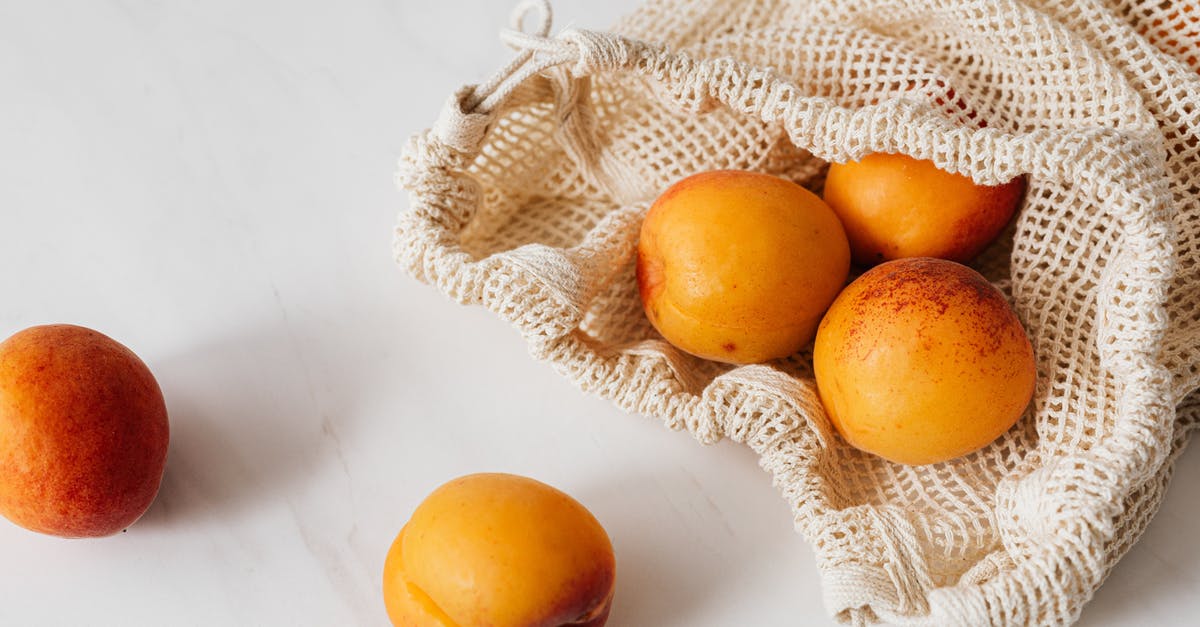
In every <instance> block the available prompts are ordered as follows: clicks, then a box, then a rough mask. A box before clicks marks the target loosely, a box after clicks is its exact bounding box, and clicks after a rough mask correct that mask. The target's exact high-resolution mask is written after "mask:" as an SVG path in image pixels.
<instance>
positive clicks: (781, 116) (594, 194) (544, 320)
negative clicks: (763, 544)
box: [395, 0, 1200, 625]
mask: <svg viewBox="0 0 1200 627" xmlns="http://www.w3.org/2000/svg"><path fill="white" fill-rule="evenodd" d="M531 18H536V19H531ZM537 19H540V24H538V25H535V26H534V25H523V24H522V22H523V21H524V22H531V21H537ZM522 28H526V30H522ZM503 38H504V39H505V41H507V42H508V43H509V44H510V45H511V46H512V47H514V48H515V49H517V50H518V55H517V57H516V58H515V59H514V61H513V62H512V63H511V64H509V65H508V66H507V67H505V68H503V69H502V70H501V72H500V73H498V74H497V75H496V77H495V78H494V79H493V80H491V81H489V82H487V83H484V84H480V85H474V86H467V87H465V88H463V89H462V90H460V91H459V92H458V93H456V94H454V95H453V97H452V98H451V99H450V100H449V102H448V103H447V105H446V107H445V109H444V111H443V112H442V114H441V117H440V118H439V119H438V120H437V122H436V124H435V125H434V127H433V129H432V130H431V131H428V132H426V133H424V134H421V135H419V136H417V137H416V138H414V140H413V141H412V142H411V144H410V145H409V146H408V148H407V149H406V151H405V154H404V156H403V158H402V160H401V168H400V169H401V171H400V175H399V177H400V183H401V185H402V187H403V188H404V189H406V190H408V192H409V196H410V201H411V208H410V210H407V211H405V212H403V213H402V214H401V215H400V218H399V223H398V226H397V229H396V239H395V253H396V257H397V259H398V261H399V263H400V264H401V265H402V266H403V267H404V268H406V269H407V270H408V271H409V272H410V273H411V274H412V275H413V276H415V277H416V278H418V279H420V280H422V281H425V282H428V283H431V284H433V285H435V286H437V288H438V289H440V290H441V291H443V292H445V293H446V294H447V295H448V296H450V297H451V298H453V299H455V300H457V301H459V302H461V303H472V304H482V305H484V306H485V307H487V308H488V309H490V310H491V311H493V312H495V313H496V314H497V315H498V316H500V317H501V318H503V319H505V320H508V321H509V322H511V323H512V324H513V325H514V326H515V327H516V328H517V329H518V330H519V331H520V332H521V333H522V335H523V336H524V338H525V339H526V340H527V342H528V344H529V348H530V350H531V352H532V354H533V355H535V356H536V357H538V358H540V359H544V360H546V361H548V362H549V363H550V364H552V365H553V366H554V368H555V369H557V370H558V371H559V372H561V373H562V374H563V375H564V376H566V377H567V378H569V379H570V380H572V381H574V382H575V383H576V384H577V385H578V386H579V387H581V388H582V389H584V390H587V391H589V392H594V393H596V394H599V395H601V396H604V397H606V398H609V399H612V401H613V402H614V403H616V404H617V405H618V406H619V407H621V408H623V409H625V410H628V411H632V412H637V413H640V414H644V415H646V416H651V417H654V418H658V419H660V420H662V421H663V422H665V423H666V425H667V426H668V427H670V428H672V429H680V430H686V431H688V432H689V433H691V434H692V435H693V436H695V438H696V439H697V440H699V441H700V442H703V443H713V442H716V441H718V440H720V439H722V438H728V439H731V440H733V441H736V442H740V443H743V444H745V445H747V446H749V447H750V448H751V449H753V450H754V451H755V452H756V453H757V454H758V455H759V456H760V459H761V462H760V463H761V465H762V467H763V468H764V469H765V470H766V471H768V472H769V473H770V475H771V476H772V478H773V480H774V483H775V485H776V486H777V487H778V489H779V490H780V491H781V493H782V494H783V496H784V498H785V499H786V500H787V501H788V503H789V504H790V505H791V507H792V511H793V513H794V516H795V526H796V529H797V531H799V533H801V534H802V535H803V536H804V537H805V538H806V539H807V540H808V541H809V542H810V543H811V544H812V546H813V549H814V551H815V553H816V556H817V562H818V567H819V569H820V572H821V578H822V582H823V592H824V600H825V605H826V608H827V610H828V611H829V612H830V614H831V615H832V616H833V617H834V618H835V619H836V620H838V621H840V622H844V623H855V624H861V623H872V622H876V621H880V620H882V621H888V622H893V623H899V624H914V625H984V624H1004V625H1024V624H1061V623H1070V622H1072V621H1074V620H1075V619H1077V618H1078V616H1079V613H1080V610H1081V608H1082V606H1083V604H1084V603H1085V602H1086V601H1087V600H1088V599H1089V598H1090V597H1091V596H1092V594H1093V592H1094V591H1095V590H1096V588H1097V587H1098V586H1099V585H1100V584H1101V582H1102V581H1103V580H1104V578H1105V576H1106V575H1107V574H1108V573H1109V572H1110V570H1111V569H1112V567H1113V566H1114V564H1115V563H1116V561H1117V560H1118V559H1119V558H1120V557H1121V555H1122V554H1124V553H1125V552H1126V551H1127V550H1128V549H1129V547H1130V546H1131V545H1132V543H1133V542H1134V541H1135V540H1136V539H1137V538H1138V536H1139V535H1140V534H1141V533H1142V531H1143V530H1144V529H1145V527H1146V524H1147V523H1148V521H1149V520H1150V518H1151V516H1153V514H1154V512H1155V510H1156V509H1157V508H1158V505H1159V503H1160V501H1161V499H1162V496H1163V491H1164V490H1165V488H1166V485H1167V482H1168V481H1169V479H1170V477H1171V471H1172V468H1173V466H1174V461H1175V459H1176V457H1177V456H1178V455H1179V453H1180V451H1181V450H1182V449H1183V447H1184V445H1185V444H1186V443H1187V440H1188V436H1189V435H1190V433H1191V432H1192V431H1194V430H1195V429H1196V427H1197V424H1200V421H1198V418H1197V416H1198V415H1200V395H1196V394H1193V391H1194V390H1195V389H1196V388H1197V387H1198V384H1200V348H1198V347H1200V282H1198V281H1197V279H1198V278H1200V277H1198V275H1200V220H1198V218H1200V158H1198V153H1200V7H1198V6H1196V5H1195V4H1184V3H1179V2H1176V3H1168V2H1150V1H1139V0H1124V1H1118V0H1107V1H1106V0H1063V1H1059V2H1056V1H1053V0H1042V1H1037V0H1029V1H1016V0H979V1H974V2H970V1H959V0H940V1H939V0H929V1H925V2H921V1H918V0H907V1H906V0H790V1H789V0H650V1H648V2H647V3H646V4H645V5H644V6H642V7H641V8H640V9H638V10H637V11H635V12H634V13H633V14H631V15H629V16H628V17H626V18H624V19H623V20H621V21H620V22H619V23H618V25H617V26H616V27H615V28H614V29H613V30H612V32H611V33H600V32H592V31H587V30H577V29H567V30H563V31H561V32H559V33H557V34H556V35H551V25H550V7H549V6H548V5H547V4H546V3H545V2H525V3H523V4H522V5H520V6H519V7H518V11H517V13H516V14H515V16H514V23H513V25H512V30H509V31H506V32H505V33H504V34H503ZM872 152H889V153H904V154H907V155H911V156H913V157H916V158H920V159H931V160H933V162H934V163H936V164H937V165H938V166H939V167H941V168H943V169H946V170H950V171H953V172H958V173H962V174H966V175H968V176H971V177H972V178H974V179H975V180H976V181H977V182H979V183H982V184H996V183H1000V182H1004V181H1007V180H1009V179H1011V178H1012V177H1014V176H1018V175H1025V176H1027V177H1028V190H1027V194H1026V197H1025V199H1024V202H1023V204H1022V206H1021V208H1020V210H1019V214H1018V216H1017V218H1016V219H1015V221H1014V224H1013V225H1012V227H1010V229H1009V231H1008V232H1007V233H1006V234H1005V235H1004V236H1002V237H1001V238H1000V240H999V241H998V242H997V243H996V244H994V245H993V246H992V247H991V248H990V249H989V250H988V251H986V252H985V253H984V255H983V256H982V257H980V258H979V259H977V260H976V262H975V264H974V266H975V267H976V268H977V269H978V270H980V271H981V272H982V273H983V274H984V275H985V276H986V277H988V279H989V280H991V281H992V282H993V283H994V284H995V285H996V286H997V287H999V288H1000V289H1001V290H1002V291H1003V292H1004V293H1005V294H1006V295H1007V296H1008V297H1009V298H1010V301H1011V302H1012V304H1013V306H1014V307H1015V309H1016V311H1017V313H1018V315H1019V316H1020V318H1021V320H1022V322H1023V323H1024V325H1025V328H1026V329H1027V331H1028V332H1029V335H1030V339H1031V340H1032V342H1033V345H1034V348H1035V352H1036V355H1037V365H1038V383H1037V389H1036V392H1035V394H1034V399H1033V402H1032V403H1031V405H1030V408H1029V410H1028V411H1027V412H1026V414H1025V415H1024V416H1023V417H1022V418H1021V419H1020V421H1019V422H1018V423H1017V425H1016V426H1014V427H1013V428H1012V429H1011V430H1010V431H1009V432H1008V433H1006V434H1005V435H1004V436H1003V437H1001V438H1000V439H999V440H998V441H996V442H995V443H993V444H991V445H990V446H988V447H986V448H984V449H983V450H981V451H979V452H976V453H973V454H971V455H968V456H966V457H963V458H960V459H957V460H953V461H949V462H945V463H941V464H936V465H930V466H921V467H908V466H902V465H897V464H892V463H889V462H887V461H885V460H882V459H880V458H878V457H875V456H872V455H869V454H866V453H862V452H859V451H857V450H855V449H853V448H850V447H849V446H848V445H846V444H845V443H844V442H843V441H842V440H841V439H840V438H839V436H838V435H837V433H836V432H835V431H834V430H833V428H832V427H831V424H830V422H829V420H828V418H827V417H826V415H825V413H824V410H823V409H822V407H821V403H820V402H819V400H818V397H817V392H816V385H815V383H814V380H813V374H812V365H811V352H810V350H805V351H803V352H801V353H799V354H796V355H794V356H792V357H789V358H787V359H782V360H777V361H774V362H770V363H767V364H762V365H751V366H740V367H733V366H728V365H722V364H716V363H712V362H708V361H704V360H702V359H699V358H696V357H692V356H690V355H688V354H685V353H682V352H680V351H679V350H677V349H675V348H673V347H672V346H670V345H669V344H667V343H666V342H665V341H663V340H662V339H661V337H660V336H659V335H658V334H657V333H656V332H655V330H654V329H653V327H651V326H650V324H649V323H648V322H647V320H646V317H645V315H644V314H643V311H642V306H641V303H640V300H639V297H638V292H637V285H636V280H635V276H634V251H635V248H636V243H637V235H638V229H639V226H640V222H641V218H642V216H643V215H644V212H645V211H646V209H647V208H648V206H649V204H650V203H651V202H652V201H653V199H654V198H655V197H656V196H657V195H658V194H659V193H661V192H662V191H663V190H664V189H665V188H666V187H668V186H669V185H670V184H671V183H673V182H675V181H677V180H679V179H681V178H683V177H685V176H687V175H690V174H693V173H696V172H700V171H704V170H711V169H723V168H728V169H745V170H757V171H762V172H768V173H771V174H775V175H778V176H782V177H785V178H788V179H791V180H794V181H796V182H798V183H800V184H801V185H804V186H806V187H808V188H810V189H812V190H814V191H818V192H819V191H820V188H821V186H822V182H823V177H824V173H825V171H826V167H827V164H828V163H829V162H845V161H852V160H856V159H858V158H860V157H861V156H863V155H864V154H867V153H872ZM1181 541H1182V539H1181Z"/></svg>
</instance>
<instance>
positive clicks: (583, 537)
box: [383, 473, 616, 627]
mask: <svg viewBox="0 0 1200 627" xmlns="http://www.w3.org/2000/svg"><path fill="white" fill-rule="evenodd" d="M615 573H616V562H615V560H614V558H613V550H612V544H611V543H610V541H609V539H608V535H607V534H606V533H605V531H604V528H603V527H601V526H600V523H599V522H598V521H597V520H596V518H595V517H594V516H592V514H591V512H589V511H588V510H587V509H585V508H584V507H583V505H580V504H579V502H578V501H576V500H575V499H573V498H571V497H570V496H568V495H566V494H564V493H562V492H560V491H558V490H556V489H554V488H552V487H550V486H548V485H546V484H544V483H541V482H539V481H535V480H533V479H529V478H526V477H519V476H516V475H507V474H496V473H489V474H477V475H468V476H465V477H460V478H458V479H455V480H453V481H450V482H449V483H447V484H445V485H443V486H441V487H439V488H438V489H437V490H434V492H433V493H432V494H430V495H429V496H428V497H427V498H426V499H425V500H424V501H423V502H422V503H421V504H420V505H419V506H418V507H417V509H416V511H415V512H413V515H412V518H411V519H410V520H409V521H408V524H406V525H404V528H403V529H401V531H400V534H399V535H398V536H396V540H395V542H393V543H392V547H391V549H390V550H389V551H388V556H387V561H386V563H385V564H384V568H383V596H384V602H385V604H386V606H387V611H388V616H389V617H390V618H391V620H392V624H394V625H397V626H403V627H452V626H457V625H491V626H493V627H534V626H536V627H559V626H566V625H573V626H578V627H601V626H602V625H603V624H604V623H605V621H607V620H608V613H609V609H610V608H611V606H612V597H613V584H614V582H615Z"/></svg>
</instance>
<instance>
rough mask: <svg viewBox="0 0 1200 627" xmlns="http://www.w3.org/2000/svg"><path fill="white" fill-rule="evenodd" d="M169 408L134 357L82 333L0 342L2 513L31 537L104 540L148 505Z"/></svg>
mask: <svg viewBox="0 0 1200 627" xmlns="http://www.w3.org/2000/svg"><path fill="white" fill-rule="evenodd" d="M168 432H169V427H168V424H167V409H166V405H165V404H164V403H163V397H162V392H161V391H160V390H159V387H158V383H157V382H156V381H155V380H154V375H152V374H151V373H150V370H149V369H148V368H147V367H146V365H145V364H144V363H142V361H141V360H140V359H138V357H137V355H134V354H133V352H131V351H130V350H129V349H127V348H125V347H124V346H122V345H121V344H118V343H117V342H116V341H114V340H112V339H111V338H109V337H107V336H105V335H103V334H101V333H98V332H96V331H93V330H91V329H86V328H83V327H77V326H72V325H64V324H58V325H46V326H38V327H31V328H29V329H26V330H24V331H21V332H19V333H17V334H15V335H13V336H12V337H10V338H8V339H7V340H5V341H4V342H3V343H0V513H2V514H3V515H4V516H5V517H7V518H8V519H9V520H11V521H13V522H15V523H17V524H18V525H21V526H22V527H25V528H27V529H31V530H33V531H38V532H41V533H47V534H52V535H57V536H64V537H74V538H78V537H95V536H107V535H111V534H114V533H117V532H119V531H121V530H122V529H125V528H126V527H128V526H129V525H131V524H133V522H134V521H135V520H137V519H138V518H139V517H140V516H141V515H142V513H144V512H145V511H146V509H147V508H149V507H150V503H151V502H153V501H154V497H155V495H156V494H157V493H158V487H159V484H160V483H161V481H162V475H163V467H164V465H165V463H166V458H167V444H168V437H169V433H168Z"/></svg>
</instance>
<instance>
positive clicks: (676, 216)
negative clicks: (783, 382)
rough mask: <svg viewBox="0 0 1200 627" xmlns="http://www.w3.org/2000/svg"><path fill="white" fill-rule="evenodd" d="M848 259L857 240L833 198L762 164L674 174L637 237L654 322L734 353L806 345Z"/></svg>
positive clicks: (738, 358)
mask: <svg viewBox="0 0 1200 627" xmlns="http://www.w3.org/2000/svg"><path fill="white" fill-rule="evenodd" d="M849 269H850V249H849V244H847V242H846V235H845V233H844V232H843V231H842V225H841V224H840V223H839V222H838V219H837V216H835V215H834V214H833V212H832V211H831V210H830V209H829V207H827V206H826V205H825V203H824V202H822V201H821V199H820V198H818V197H817V196H816V195H815V194H813V193H812V192H810V191H808V190H806V189H804V188H803V187H800V186H799V185H797V184H795V183H793V182H791V181H787V180H784V179H781V178H778V177H775V176H771V175H768V174H760V173H756V172H738V171H715V172H704V173H701V174H696V175H693V176H690V177H688V178H685V179H683V180H682V181H679V182H678V183H675V184H674V185H672V186H671V187H670V188H669V189H667V191H666V192H664V193H663V195H662V196H660V197H659V198H658V200H657V201H655V203H654V205H653V206H651V207H650V211H649V212H648V213H647V214H646V219H645V222H643V223H642V230H641V238H640V240H639V242H638V256H637V280H638V287H639V290H640V293H641V298H642V304H643V305H644V307H645V310H646V315H647V316H648V317H649V318H650V322H651V323H653V324H654V327H655V328H656V329H658V331H659V333H661V334H662V336H663V337H664V338H666V340H667V341H668V342H670V343H671V344H674V345H675V346H677V347H679V348H680V349H682V350H684V351H687V352H689V353H691V354H693V355H697V356H699V357H704V358H707V359H712V360H716V361H723V362H727V363H735V364H744V363H755V362H761V361H766V360H768V359H774V358H778V357H786V356H787V355H790V354H792V353H794V352H796V351H797V350H799V349H800V348H802V347H803V346H804V345H805V344H807V343H808V342H809V341H810V340H811V339H812V338H813V334H814V333H815V332H816V329H817V323H818V322H820V319H821V314H823V313H824V312H825V309H826V308H827V307H828V306H829V303H831V302H833V299H834V297H835V296H837V293H838V290H840V289H841V288H842V286H843V285H845V283H846V275H847V273H848V272H849Z"/></svg>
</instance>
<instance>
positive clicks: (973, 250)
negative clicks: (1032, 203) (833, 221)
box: [824, 153, 1025, 267]
mask: <svg viewBox="0 0 1200 627" xmlns="http://www.w3.org/2000/svg"><path fill="white" fill-rule="evenodd" d="M1024 186H1025V182H1024V179H1023V178H1020V177H1018V178H1015V179H1013V180H1011V181H1009V182H1008V183H1005V184H1003V185H979V184H976V183H975V182H974V181H972V180H971V178H970V177H966V176H963V175H961V174H953V173H950V172H946V171H945V170H941V169H938V167H937V166H935V165H933V162H932V161H925V160H920V159H914V158H912V157H909V156H907V155H898V154H884V153H876V154H870V155H867V156H865V157H863V158H862V159H861V160H860V161H856V162H851V163H834V164H830V166H829V174H828V175H827V176H826V178H825V192H824V197H825V202H827V203H829V206H830V207H831V208H833V210H834V212H836V213H837V215H838V217H839V218H841V220H842V225H843V226H844V227H845V228H846V236H847V237H848V238H849V239H850V249H851V251H852V253H853V256H854V263H856V264H858V265H860V266H864V267H865V266H871V265H874V264H877V263H879V262H881V261H887V260H890V259H902V258H904V257H939V258H941V259H949V260H951V261H959V262H967V261H970V260H971V259H972V258H974V257H975V256H976V255H978V254H979V253H980V252H982V251H983V249H984V248H986V247H987V245H988V244H990V243H991V242H992V240H994V239H996V236H998V235H999V234H1000V231H1002V230H1004V227H1005V225H1007V224H1008V222H1009V220H1011V219H1012V217H1013V214H1014V213H1016V210H1017V204H1018V203H1019V201H1020V199H1021V194H1022V192H1023V191H1024Z"/></svg>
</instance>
